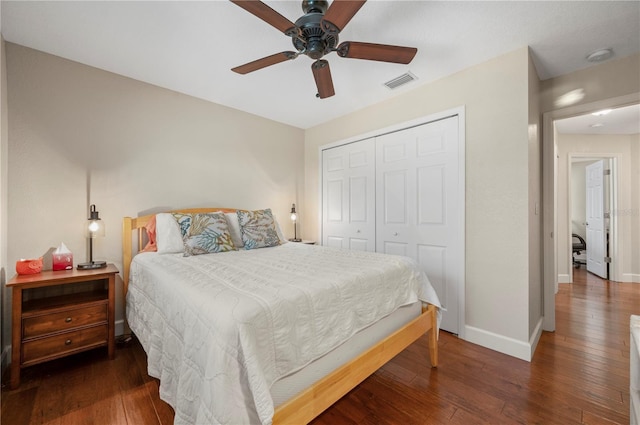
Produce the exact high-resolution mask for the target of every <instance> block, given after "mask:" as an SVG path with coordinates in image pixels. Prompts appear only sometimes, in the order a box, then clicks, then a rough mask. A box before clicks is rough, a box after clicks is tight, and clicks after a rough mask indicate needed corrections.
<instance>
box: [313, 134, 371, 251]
mask: <svg viewBox="0 0 640 425" xmlns="http://www.w3.org/2000/svg"><path fill="white" fill-rule="evenodd" d="M374 143H375V141H374V140H373V139H367V140H363V141H359V142H355V143H351V144H348V145H343V146H338V147H335V148H331V149H326V150H324V151H323V152H322V164H323V167H322V168H323V169H322V198H323V202H322V208H323V215H322V217H323V222H322V244H323V245H327V246H334V247H340V248H347V249H355V250H363V251H374V250H375V145H374Z"/></svg>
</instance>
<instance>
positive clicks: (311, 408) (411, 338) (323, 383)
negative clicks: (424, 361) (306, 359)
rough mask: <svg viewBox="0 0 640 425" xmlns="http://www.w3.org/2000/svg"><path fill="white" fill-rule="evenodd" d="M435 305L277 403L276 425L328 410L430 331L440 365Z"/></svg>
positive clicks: (434, 362) (435, 359)
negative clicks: (287, 398)
mask: <svg viewBox="0 0 640 425" xmlns="http://www.w3.org/2000/svg"><path fill="white" fill-rule="evenodd" d="M436 320H437V318H436V307H435V306H433V305H428V306H427V307H426V308H424V307H423V312H422V314H421V315H420V316H418V317H417V318H415V319H413V320H412V321H411V322H409V323H407V324H406V325H405V326H404V327H402V328H401V329H398V330H397V331H396V332H394V333H392V334H391V335H389V336H388V337H386V338H385V339H383V340H382V341H380V342H379V343H377V344H376V345H374V346H373V347H371V348H369V349H368V350H366V351H365V352H363V353H362V354H360V355H359V356H357V357H356V358H354V359H352V360H351V361H349V362H348V363H345V364H344V365H342V366H341V367H339V368H338V369H336V370H334V371H333V372H331V373H330V374H329V375H327V376H325V377H324V378H322V379H321V380H319V381H318V382H316V383H315V384H314V385H312V386H311V387H309V388H307V389H306V390H304V391H302V392H301V393H300V394H298V395H297V396H295V397H293V398H292V399H290V400H289V401H287V402H285V403H283V404H282V405H280V406H278V408H277V409H276V411H275V414H274V415H273V424H274V425H280V424H306V423H309V422H310V421H311V420H313V418H315V417H316V416H318V415H319V414H320V413H322V412H323V411H324V410H326V409H327V408H328V407H329V406H331V405H332V404H333V403H335V402H336V401H338V400H339V399H340V398H341V397H342V396H344V395H345V394H346V393H348V392H349V391H351V390H352V389H353V388H354V387H355V386H356V385H358V384H359V383H361V382H362V381H364V380H365V379H367V378H368V377H369V376H370V375H371V374H373V373H374V372H375V371H376V370H378V369H380V367H382V366H383V365H384V364H385V363H387V362H388V361H389V360H391V359H392V358H393V357H395V356H396V355H397V354H398V353H400V352H401V351H402V350H404V349H405V348H407V347H408V346H409V345H411V344H412V343H413V342H415V341H416V340H417V339H418V338H420V337H421V336H422V335H424V334H425V332H429V355H430V358H431V365H432V366H433V367H436V366H437V365H438V345H437V344H438V342H437V341H438V335H437V322H436Z"/></svg>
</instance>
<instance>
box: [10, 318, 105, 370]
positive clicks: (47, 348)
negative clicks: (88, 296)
mask: <svg viewBox="0 0 640 425" xmlns="http://www.w3.org/2000/svg"><path fill="white" fill-rule="evenodd" d="M108 335H109V327H108V326H107V325H106V324H105V325H104V326H94V327H91V328H86V329H82V330H79V331H74V332H67V333H63V334H59V335H55V336H51V337H47V338H40V339H34V340H31V341H27V342H24V343H23V344H22V364H23V365H25V366H27V365H28V364H29V363H39V362H41V361H43V360H47V359H53V358H56V357H61V356H66V355H67V354H71V353H73V352H75V351H82V350H86V349H89V348H94V347H100V346H103V345H107V342H108V341H107V339H108Z"/></svg>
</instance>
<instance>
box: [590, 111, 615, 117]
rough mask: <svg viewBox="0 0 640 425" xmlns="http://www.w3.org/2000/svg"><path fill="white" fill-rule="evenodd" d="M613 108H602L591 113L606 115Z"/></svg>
mask: <svg viewBox="0 0 640 425" xmlns="http://www.w3.org/2000/svg"><path fill="white" fill-rule="evenodd" d="M612 110H613V109H603V110H601V111H596V112H592V113H591V115H595V116H596V117H601V116H603V115H607V114H608V113H609V112H611V111H612Z"/></svg>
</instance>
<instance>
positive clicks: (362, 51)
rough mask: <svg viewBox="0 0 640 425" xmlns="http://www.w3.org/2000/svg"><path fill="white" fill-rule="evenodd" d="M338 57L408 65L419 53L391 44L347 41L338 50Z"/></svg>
mask: <svg viewBox="0 0 640 425" xmlns="http://www.w3.org/2000/svg"><path fill="white" fill-rule="evenodd" d="M336 50H337V52H338V56H341V57H343V58H352V59H367V60H372V61H381V62H394V63H403V64H408V63H409V62H411V61H412V60H413V58H414V56H415V55H416V53H417V52H418V49H416V48H415V47H403V46H392V45H389V44H375V43H360V42H357V41H345V42H344V43H340V45H339V46H338V48H337V49H336Z"/></svg>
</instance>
